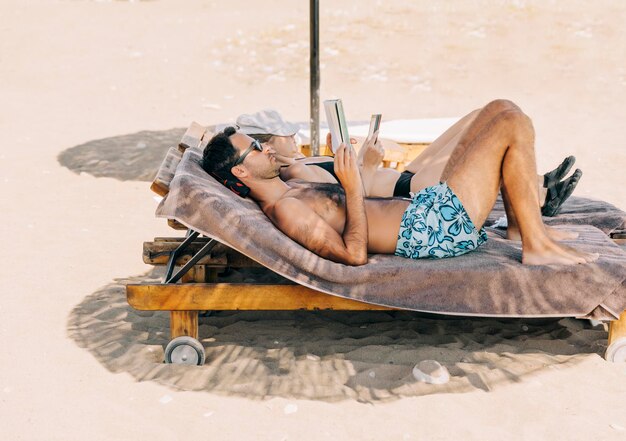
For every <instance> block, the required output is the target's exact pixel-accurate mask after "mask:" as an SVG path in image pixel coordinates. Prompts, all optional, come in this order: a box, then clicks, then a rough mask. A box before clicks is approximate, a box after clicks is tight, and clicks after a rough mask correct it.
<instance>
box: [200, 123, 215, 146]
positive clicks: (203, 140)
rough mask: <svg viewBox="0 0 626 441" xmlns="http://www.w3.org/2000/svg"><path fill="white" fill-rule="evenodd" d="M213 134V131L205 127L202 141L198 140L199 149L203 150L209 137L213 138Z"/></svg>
mask: <svg viewBox="0 0 626 441" xmlns="http://www.w3.org/2000/svg"><path fill="white" fill-rule="evenodd" d="M213 135H214V133H213V131H212V130H210V129H208V128H207V129H206V131H205V132H204V135H202V141H200V146H199V149H200V150H202V151H204V148H205V147H206V146H207V144H208V143H209V141H210V140H211V138H213Z"/></svg>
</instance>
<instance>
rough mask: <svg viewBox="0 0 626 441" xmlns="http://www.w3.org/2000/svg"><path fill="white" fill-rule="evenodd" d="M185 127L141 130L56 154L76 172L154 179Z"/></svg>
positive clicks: (100, 176)
mask: <svg viewBox="0 0 626 441" xmlns="http://www.w3.org/2000/svg"><path fill="white" fill-rule="evenodd" d="M184 133H185V129H170V130H159V131H148V130H146V131H142V132H137V133H131V134H128V135H120V136H114V137H111V138H104V139H96V140H94V141H89V142H87V143H85V144H81V145H77V146H75V147H71V148H69V149H66V150H64V151H62V152H61V153H59V156H58V157H57V159H58V161H59V163H60V164H61V165H62V166H63V167H67V168H69V169H70V170H72V171H73V172H74V173H88V174H90V175H93V176H95V177H97V178H103V177H107V178H115V179H119V180H121V181H152V180H153V179H154V176H155V174H156V171H157V170H158V168H159V166H160V165H161V161H163V158H164V157H165V153H166V152H167V150H168V149H169V148H170V147H173V146H177V145H178V143H179V141H180V139H181V137H182V136H183V134H184Z"/></svg>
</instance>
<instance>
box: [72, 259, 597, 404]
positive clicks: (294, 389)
mask: <svg viewBox="0 0 626 441" xmlns="http://www.w3.org/2000/svg"><path fill="white" fill-rule="evenodd" d="M161 276H162V271H153V272H151V273H149V274H147V275H145V276H141V277H132V278H128V279H118V280H115V281H114V282H112V283H110V284H109V285H107V286H104V287H102V288H101V289H99V290H97V291H96V292H94V293H92V294H90V295H88V296H87V297H85V299H84V300H83V301H82V302H81V303H80V304H79V305H77V306H76V307H75V308H74V309H73V310H72V311H71V313H70V315H69V317H68V325H67V326H68V334H69V336H70V337H71V338H72V339H73V340H74V341H75V342H76V343H77V344H78V345H79V346H80V347H82V348H85V349H86V350H87V351H89V352H90V353H91V354H92V355H93V356H94V357H95V358H96V359H97V360H98V361H99V362H100V363H101V364H102V365H103V366H104V367H106V368H107V369H108V370H109V371H111V372H115V373H120V372H126V373H128V374H130V375H131V376H132V377H133V378H135V379H136V380H137V381H156V382H158V383H160V384H164V385H168V386H170V387H173V388H175V389H180V390H194V391H205V392H211V393H218V394H223V395H228V396H241V397H246V398H250V399H268V398H272V397H284V398H298V399H310V400H321V401H341V400H356V401H360V402H381V401H390V400H395V399H398V398H400V397H408V396H422V395H429V394H433V393H459V392H470V391H473V390H477V389H479V390H484V391H490V390H493V389H494V388H498V387H501V386H506V385H509V384H514V383H518V382H520V381H523V380H525V379H528V378H529V377H531V376H532V375H533V374H535V373H537V372H539V371H543V370H545V369H548V368H553V369H554V368H560V367H567V366H571V365H573V364H577V363H579V362H580V361H582V359H583V357H584V356H583V355H580V354H584V353H595V354H598V355H600V356H601V354H602V353H603V351H604V349H605V341H606V332H605V331H604V330H603V329H601V328H591V327H589V325H588V324H585V323H584V322H580V321H575V320H570V319H564V320H560V321H559V320H557V319H541V320H539V319H534V320H533V319H526V320H522V319H517V320H513V319H510V320H498V319H492V318H463V317H460V318H459V317H456V318H455V317H445V318H443V317H440V316H432V315H428V314H420V313H414V312H406V311H396V312H382V311H375V312H372V311H363V312H339V311H337V312H335V311H316V312H306V311H240V312H238V311H234V312H217V313H214V314H213V315H211V316H209V317H201V318H200V323H199V324H200V326H199V331H200V332H199V339H200V341H201V342H202V344H203V346H204V347H205V349H206V353H207V361H206V364H205V365H204V366H186V365H170V364H164V363H163V347H164V346H165V345H166V344H167V343H168V341H169V314H168V313H167V312H160V311H156V312H152V311H135V310H134V309H132V308H131V307H130V306H129V305H128V304H127V303H126V295H125V290H124V286H125V285H126V284H127V283H140V282H150V283H155V282H156V281H157V280H158V279H159V278H160V277H161ZM250 276H251V275H250V274H244V273H237V272H234V273H233V274H231V275H230V276H229V277H230V279H229V280H228V281H229V282H243V281H244V280H245V279H246V278H249V277H250ZM253 276H254V277H255V278H256V279H258V278H259V277H261V278H262V275H261V274H254V275H253ZM425 359H434V360H437V361H439V362H440V363H441V364H443V365H444V366H445V367H446V368H447V369H448V371H449V372H450V376H451V378H450V381H449V382H448V383H447V384H443V385H429V384H424V383H419V382H417V381H416V380H415V379H414V378H413V375H412V368H413V366H414V365H415V364H416V363H417V362H419V361H421V360H425Z"/></svg>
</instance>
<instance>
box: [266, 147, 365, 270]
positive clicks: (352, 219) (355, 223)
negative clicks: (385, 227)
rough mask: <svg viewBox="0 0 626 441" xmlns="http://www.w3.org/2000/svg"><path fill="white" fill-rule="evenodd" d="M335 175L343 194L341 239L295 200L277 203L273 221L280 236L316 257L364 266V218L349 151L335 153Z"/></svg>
mask: <svg viewBox="0 0 626 441" xmlns="http://www.w3.org/2000/svg"><path fill="white" fill-rule="evenodd" d="M335 173H336V174H337V176H338V177H339V180H340V182H341V184H342V186H343V187H344V190H345V193H346V223H345V226H344V231H343V234H342V235H340V234H339V233H337V231H335V230H334V229H333V228H332V227H331V226H330V225H329V224H328V223H327V222H326V221H325V220H324V219H322V218H321V217H320V216H319V215H318V214H317V213H315V212H314V211H313V210H312V209H311V208H310V207H309V206H308V205H306V204H305V203H303V202H302V201H300V200H298V199H295V198H285V199H282V200H280V201H278V202H277V203H276V205H275V206H274V211H273V215H272V218H273V220H274V222H275V223H276V226H277V227H278V228H279V229H280V230H281V231H282V232H283V233H285V234H286V235H287V236H289V237H290V238H292V239H293V240H295V241H296V242H298V243H299V244H301V245H302V246H304V247H305V248H307V249H309V250H310V251H312V252H314V253H316V254H318V255H319V256H321V257H324V258H326V259H330V260H333V261H335V262H339V263H344V264H347V265H363V264H365V263H367V217H366V216H365V205H364V200H363V192H362V183H361V177H360V174H359V171H358V167H357V165H356V153H355V152H354V149H353V148H352V147H349V148H348V149H346V148H345V146H342V147H340V148H339V149H338V151H337V154H336V155H335Z"/></svg>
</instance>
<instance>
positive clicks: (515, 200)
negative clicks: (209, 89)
mask: <svg viewBox="0 0 626 441" xmlns="http://www.w3.org/2000/svg"><path fill="white" fill-rule="evenodd" d="M486 109H487V108H486V107H485V108H483V109H481V110H480V111H479V112H478V114H477V115H476V117H475V118H474V119H473V121H472V122H471V123H470V124H469V126H468V127H467V129H466V130H465V131H464V133H463V135H462V136H460V137H459V139H458V140H457V142H456V145H455V146H454V149H453V151H452V153H451V155H450V159H449V161H448V162H447V164H446V166H445V168H444V170H443V173H442V174H441V177H440V181H441V182H442V184H439V185H436V186H432V187H427V188H425V189H424V190H422V191H420V192H419V193H418V194H416V195H415V197H414V198H413V199H412V200H411V201H409V200H406V199H367V198H365V197H364V196H363V184H362V181H361V175H360V172H359V168H358V166H357V155H356V152H355V151H354V149H353V148H352V146H345V145H344V146H341V147H340V148H339V149H338V151H337V153H336V155H335V160H334V164H335V165H334V166H335V173H336V174H337V177H338V178H339V182H340V184H341V187H340V186H339V185H336V184H315V183H298V182H289V183H286V182H284V181H282V180H281V179H280V177H279V172H280V165H279V164H278V162H277V161H276V158H275V157H274V150H273V149H272V148H271V147H269V146H267V145H265V146H264V147H262V146H261V144H260V143H259V142H258V141H256V140H253V139H252V138H251V137H249V136H248V135H244V134H242V133H237V132H236V131H235V129H233V128H227V129H225V130H224V132H221V133H218V134H217V135H216V136H215V137H213V139H211V141H210V142H209V144H208V145H207V147H206V149H205V151H204V157H203V167H204V169H205V170H206V171H207V172H209V173H211V174H212V175H213V176H216V177H219V178H220V179H223V181H224V182H225V181H226V179H225V178H224V176H225V175H228V176H229V177H230V178H229V179H231V180H234V181H240V182H241V183H242V184H243V185H245V186H246V187H247V188H249V195H250V196H251V197H252V199H254V200H255V201H256V202H257V203H258V204H259V206H260V207H261V209H262V210H263V212H264V213H265V214H266V215H267V216H268V218H269V219H270V220H271V221H272V223H274V225H276V226H277V227H278V228H279V229H280V230H281V231H283V232H284V233H285V234H286V235H287V236H289V237H291V238H292V239H293V240H295V241H296V242H298V243H300V244H301V245H303V246H304V247H306V248H307V249H309V250H311V251H312V252H314V253H316V254H318V255H319V256H321V257H324V258H327V259H330V260H333V261H335V262H339V263H344V264H348V265H363V264H365V263H366V262H367V254H368V252H369V253H384V254H396V255H400V256H403V257H408V258H421V257H452V256H457V255H461V254H464V253H467V252H469V251H472V250H474V249H476V248H477V247H478V246H480V245H481V244H482V243H483V242H484V241H485V240H486V235H485V233H484V230H483V229H482V226H483V224H484V222H485V220H486V218H487V215H488V214H489V212H490V211H491V209H492V207H493V204H494V203H495V200H496V196H497V194H498V191H499V190H500V187H502V194H503V199H504V202H505V208H506V210H507V215H508V217H509V222H514V223H515V224H516V225H518V226H519V231H520V234H521V239H522V263H524V264H529V265H542V264H578V263H585V262H590V261H593V260H595V259H597V257H598V255H597V254H594V255H590V254H585V253H581V252H578V251H576V250H574V249H571V248H568V247H565V246H563V245H560V244H557V243H556V242H554V240H553V239H551V238H550V237H549V236H548V235H547V233H546V229H545V227H544V225H543V222H542V220H541V215H540V212H539V198H538V195H537V187H536V176H537V175H536V167H535V153H534V129H533V127H532V123H531V121H530V119H529V118H528V117H527V116H526V115H525V114H524V113H523V112H522V111H521V110H518V109H511V110H508V111H505V112H501V113H499V114H498V115H497V116H496V117H493V115H491V114H489V112H488V111H487V110H486ZM370 142H371V141H370ZM294 214H297V216H295V215H294Z"/></svg>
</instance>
